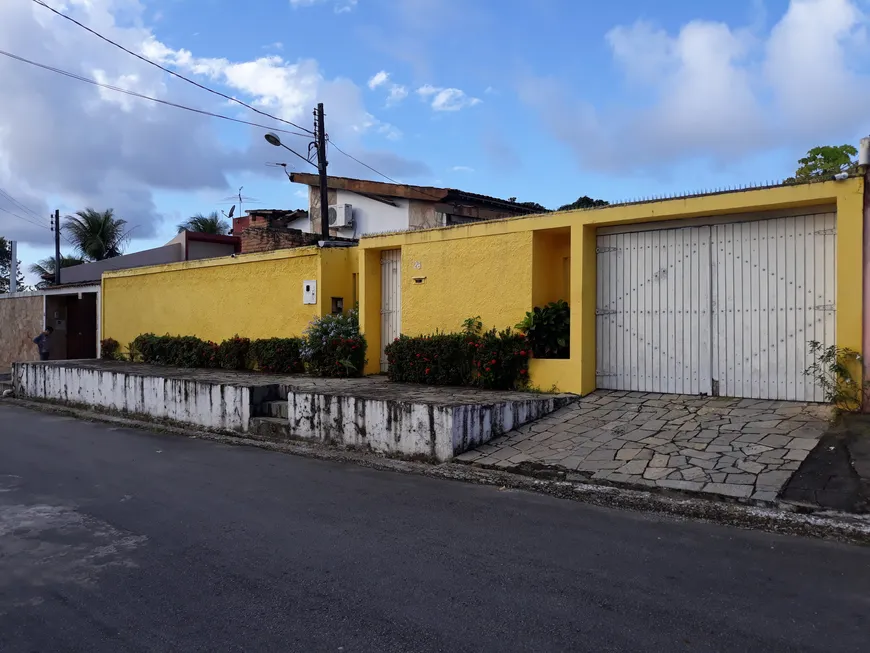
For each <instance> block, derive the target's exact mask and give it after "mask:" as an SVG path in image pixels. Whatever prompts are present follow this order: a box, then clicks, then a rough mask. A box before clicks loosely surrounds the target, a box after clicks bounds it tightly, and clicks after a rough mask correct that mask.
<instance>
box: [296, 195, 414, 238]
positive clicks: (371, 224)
mask: <svg viewBox="0 0 870 653" xmlns="http://www.w3.org/2000/svg"><path fill="white" fill-rule="evenodd" d="M308 190H309V193H308V198H309V206H308V214H309V216H310V217H309V228H308V229H306V230H305V231H310V232H313V231H314V229H313V227H312V226H310V225H313V224H314V221H313V219H314V218H315V217H318V218H319V216H320V208H319V196H318V192H319V191H318V188H317V187H316V186H310V187H309V189H308ZM329 195H330V197H329V204H330V206H332V205H333V204H350V205H351V206H352V207H353V220H354V226H353V228H352V229H339V230H338V235H339V236H340V237H342V238H359V237H360V236H364V235H366V234H379V233H384V232H387V231H403V230H405V229H408V228H409V226H410V208H409V205H410V202H409V201H408V200H406V199H401V198H398V197H393V198H390V201H391V202H392V203H393V204H395V206H393V205H392V204H387V203H385V202H380V201H378V200H375V199H371V198H369V197H365V196H363V195H357V194H356V193H352V192H350V191H346V190H330V191H329ZM317 224H318V225H319V224H320V221H319V219H318V221H317Z"/></svg>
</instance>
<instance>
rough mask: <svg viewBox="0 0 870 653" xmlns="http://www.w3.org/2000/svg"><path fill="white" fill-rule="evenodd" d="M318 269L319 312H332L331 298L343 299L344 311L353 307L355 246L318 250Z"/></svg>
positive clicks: (324, 313)
mask: <svg viewBox="0 0 870 653" xmlns="http://www.w3.org/2000/svg"><path fill="white" fill-rule="evenodd" d="M319 259H320V262H319V263H320V271H319V273H318V277H317V278H318V282H319V285H320V286H321V288H320V292H319V293H318V300H319V302H320V314H321V315H328V314H329V313H331V312H332V298H333V297H341V298H342V299H343V300H344V312H347V311H349V310H350V309H352V308H353V299H354V295H355V294H356V293H355V290H354V276H353V275H354V274H355V273H356V271H357V265H358V264H357V251H356V248H355V247H335V248H325V249H322V250H320V256H319Z"/></svg>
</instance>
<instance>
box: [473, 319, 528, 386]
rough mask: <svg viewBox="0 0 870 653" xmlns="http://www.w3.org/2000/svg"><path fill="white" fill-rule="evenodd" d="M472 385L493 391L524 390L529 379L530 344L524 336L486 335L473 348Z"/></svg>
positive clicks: (490, 332) (494, 332)
mask: <svg viewBox="0 0 870 653" xmlns="http://www.w3.org/2000/svg"><path fill="white" fill-rule="evenodd" d="M472 366H473V368H474V372H473V374H472V383H473V384H474V385H476V386H479V387H481V388H488V389H491V390H514V389H517V388H522V387H524V386H525V385H527V383H528V379H529V351H528V343H527V342H526V338H525V336H524V335H523V334H521V333H517V332H515V331H511V330H510V329H505V330H504V331H496V330H495V329H493V330H491V331H487V332H486V333H484V334H483V335H481V336H479V338H478V340H477V343H476V344H475V346H474V347H473V358H472Z"/></svg>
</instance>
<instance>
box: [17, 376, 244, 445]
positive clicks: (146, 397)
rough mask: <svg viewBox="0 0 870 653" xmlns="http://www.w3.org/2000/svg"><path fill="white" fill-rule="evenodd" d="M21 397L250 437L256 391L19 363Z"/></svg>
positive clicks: (227, 386) (19, 395) (180, 380)
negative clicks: (252, 402)
mask: <svg viewBox="0 0 870 653" xmlns="http://www.w3.org/2000/svg"><path fill="white" fill-rule="evenodd" d="M12 382H13V387H14V389H15V392H16V395H17V396H18V397H30V398H33V399H43V400H47V401H57V402H62V403H68V404H77V405H83V406H90V407H93V408H98V409H103V410H110V411H117V412H121V413H133V414H136V415H143V416H147V417H150V418H152V419H165V420H172V421H174V422H179V423H183V424H193V425H196V426H202V427H205V428H209V429H216V430H221V431H239V432H243V433H245V432H247V431H248V429H249V427H250V420H251V388H248V387H243V386H230V385H218V384H214V383H204V382H198V381H187V380H184V379H168V378H162V377H153V376H137V375H132V374H125V373H123V372H115V371H104V370H97V369H88V368H78V367H64V366H62V365H51V364H48V365H46V364H40V363H16V364H14V365H13V367H12Z"/></svg>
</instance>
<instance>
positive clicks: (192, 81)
mask: <svg viewBox="0 0 870 653" xmlns="http://www.w3.org/2000/svg"><path fill="white" fill-rule="evenodd" d="M33 2H35V3H36V4H38V5H40V6H41V7H45V8H46V9H48V10H49V11H51V12H53V13H55V14H57V15H58V16H60V17H61V18H63V19H65V20H68V21H70V22H71V23H74V24H76V25H78V26H79V27H81V28H82V29H84V30H86V31H88V32H90V33H91V34H93V35H94V36H96V37H98V38H100V39H102V40H103V41H105V42H106V43H109V44H111V45H114V46H115V47H116V48H120V49H121V50H123V51H124V52H126V53H127V54H130V55H132V56H134V57H136V58H137V59H139V60H140V61H144V62H145V63H147V64H150V65H152V66H154V67H155V68H159V69H160V70H162V71H163V72H165V73H169V74H170V75H172V76H173V77H177V78H178V79H182V80H184V81H185V82H187V83H188V84H193V85H194V86H196V87H197V88H200V89H202V90H203V91H208V92H209V93H214V94H215V95H217V96H220V97H222V98H224V99H225V100H229V101H230V102H235V103H236V104H240V105H241V106H243V107H245V108H246V109H250V110H251V111H254V112H255V113H259V114H260V115H262V116H266V117H267V118H271V119H272V120H277V121H278V122H283V123H284V124H287V125H291V126H293V127H295V128H296V129H301V130H302V131H303V132H306V133H307V134H308V135H313V134H314V132H313V131H311V130H309V129H306V128H305V127H301V126H299V125H297V124H296V123H295V122H291V121H289V120H285V119H284V118H279V117H278V116H273V115H272V114H271V113H267V112H265V111H261V110H260V109H258V108H256V107H254V106H251V105H250V104H248V103H246V102H242V101H241V100H239V99H238V98H234V97H232V96H231V95H227V94H226V93H221V92H220V91H216V90H214V89H213V88H209V87H208V86H205V85H204V84H200V83H199V82H196V81H194V80H192V79H190V78H189V77H185V76H184V75H182V74H180V73H177V72H175V71H174V70H171V69H170V68H167V67H165V66H161V65H160V64H159V63H157V62H156V61H151V59H148V58H147V57H143V56H142V55H141V54H139V53H138V52H133V50H130V49H128V48H125V47H124V46H123V45H121V44H120V43H116V42H115V41H113V40H112V39H110V38H108V37H106V36H103V35H102V34H100V33H99V32H97V31H96V30H93V29H91V28H90V27H88V26H87V25H84V24H82V23H80V22H79V21H77V20H76V19H75V18H73V17H72V16H67V15H66V14H64V13H63V12H61V11H58V10H57V9H55V8H54V7H50V6H48V5H47V4H46V3H45V2H43V1H42V0H33Z"/></svg>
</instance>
